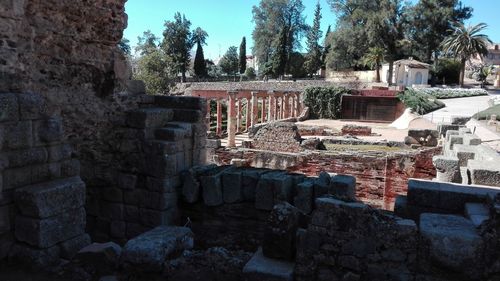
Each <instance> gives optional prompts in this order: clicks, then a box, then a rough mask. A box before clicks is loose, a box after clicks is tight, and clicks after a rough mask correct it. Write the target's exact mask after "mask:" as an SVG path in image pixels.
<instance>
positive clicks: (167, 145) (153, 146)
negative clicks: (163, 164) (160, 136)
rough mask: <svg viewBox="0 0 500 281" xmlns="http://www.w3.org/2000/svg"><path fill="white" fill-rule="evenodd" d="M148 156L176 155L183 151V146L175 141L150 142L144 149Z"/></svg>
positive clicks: (147, 142)
mask: <svg viewBox="0 0 500 281" xmlns="http://www.w3.org/2000/svg"><path fill="white" fill-rule="evenodd" d="M144 151H145V153H146V154H151V155H158V154H169V155H172V154H176V153H177V152H180V151H183V148H182V144H181V143H179V142H175V141H163V140H150V141H146V145H145V147H144Z"/></svg>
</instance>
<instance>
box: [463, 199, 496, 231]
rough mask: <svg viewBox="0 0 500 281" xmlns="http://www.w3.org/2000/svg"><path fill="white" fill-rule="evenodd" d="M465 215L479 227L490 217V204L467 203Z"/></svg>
mask: <svg viewBox="0 0 500 281" xmlns="http://www.w3.org/2000/svg"><path fill="white" fill-rule="evenodd" d="M465 216H466V217H467V218H468V219H470V220H471V221H472V223H473V224H474V225H475V226H476V227H478V226H480V225H481V224H482V223H483V222H484V221H487V220H488V219H490V210H488V206H486V205H485V204H482V203H465Z"/></svg>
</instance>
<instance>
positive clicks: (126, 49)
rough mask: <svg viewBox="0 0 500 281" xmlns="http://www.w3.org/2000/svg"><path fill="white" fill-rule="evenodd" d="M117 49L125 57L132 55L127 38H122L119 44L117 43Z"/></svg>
mask: <svg viewBox="0 0 500 281" xmlns="http://www.w3.org/2000/svg"><path fill="white" fill-rule="evenodd" d="M118 48H119V49H120V50H122V52H123V53H124V54H125V55H127V56H130V55H131V54H132V48H130V40H128V39H127V38H122V39H121V40H120V42H119V43H118Z"/></svg>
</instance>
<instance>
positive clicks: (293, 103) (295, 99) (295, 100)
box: [290, 94, 297, 117]
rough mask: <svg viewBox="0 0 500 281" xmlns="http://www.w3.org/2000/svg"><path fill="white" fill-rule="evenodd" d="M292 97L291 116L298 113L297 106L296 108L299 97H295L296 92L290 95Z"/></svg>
mask: <svg viewBox="0 0 500 281" xmlns="http://www.w3.org/2000/svg"><path fill="white" fill-rule="evenodd" d="M290 98H291V100H292V101H291V102H290V108H291V110H290V117H297V115H296V114H295V108H296V105H295V103H296V102H297V98H296V97H295V94H292V96H291V97H290Z"/></svg>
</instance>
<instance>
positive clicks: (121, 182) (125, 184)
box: [116, 173, 137, 190]
mask: <svg viewBox="0 0 500 281" xmlns="http://www.w3.org/2000/svg"><path fill="white" fill-rule="evenodd" d="M116 182H117V185H118V187H119V188H121V189H125V190H132V189H134V188H135V187H136V185H137V176H136V175H133V174H126V173H119V174H118V175H117V177H116Z"/></svg>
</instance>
